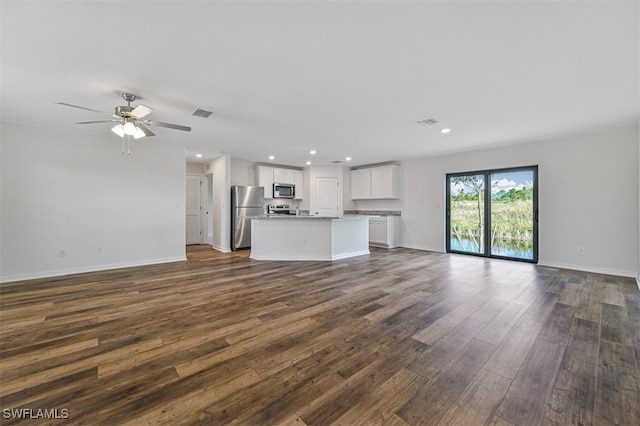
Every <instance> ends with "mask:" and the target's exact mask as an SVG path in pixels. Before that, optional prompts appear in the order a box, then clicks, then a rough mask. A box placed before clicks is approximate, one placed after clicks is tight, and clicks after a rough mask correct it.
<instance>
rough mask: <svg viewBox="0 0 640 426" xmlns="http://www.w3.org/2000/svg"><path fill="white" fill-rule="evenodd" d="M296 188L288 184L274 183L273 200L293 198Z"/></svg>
mask: <svg viewBox="0 0 640 426" xmlns="http://www.w3.org/2000/svg"><path fill="white" fill-rule="evenodd" d="M295 196H296V186H295V185H291V184H289V183H274V184H273V198H295Z"/></svg>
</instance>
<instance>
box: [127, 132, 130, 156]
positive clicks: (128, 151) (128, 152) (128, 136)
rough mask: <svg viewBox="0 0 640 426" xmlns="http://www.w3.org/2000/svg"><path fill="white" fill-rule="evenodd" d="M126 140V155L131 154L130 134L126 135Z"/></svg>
mask: <svg viewBox="0 0 640 426" xmlns="http://www.w3.org/2000/svg"><path fill="white" fill-rule="evenodd" d="M127 141H128V142H129V147H128V150H127V155H131V135H127Z"/></svg>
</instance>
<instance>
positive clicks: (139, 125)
mask: <svg viewBox="0 0 640 426" xmlns="http://www.w3.org/2000/svg"><path fill="white" fill-rule="evenodd" d="M138 128H139V129H140V130H142V131H143V132H144V135H145V136H155V135H156V134H155V133H153V132H152V131H151V130H149V129H147V128H146V127H144V126H143V125H142V124H140V123H138Z"/></svg>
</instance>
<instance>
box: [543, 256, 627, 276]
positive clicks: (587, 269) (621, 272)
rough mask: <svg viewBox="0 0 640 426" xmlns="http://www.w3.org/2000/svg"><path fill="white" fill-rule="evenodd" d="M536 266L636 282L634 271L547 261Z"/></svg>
mask: <svg viewBox="0 0 640 426" xmlns="http://www.w3.org/2000/svg"><path fill="white" fill-rule="evenodd" d="M538 265H540V266H547V267H550V268H559V269H571V270H573V271H583V272H593V273H596V274H604V275H615V276H617V277H628V278H636V280H637V275H636V272H635V271H624V270H620V269H609V268H597V267H591V266H583V265H573V264H569V263H558V262H548V261H539V262H538Z"/></svg>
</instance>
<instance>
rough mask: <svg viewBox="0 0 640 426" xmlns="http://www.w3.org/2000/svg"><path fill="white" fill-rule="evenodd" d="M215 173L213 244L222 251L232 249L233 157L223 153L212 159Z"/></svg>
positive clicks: (212, 167) (211, 164) (211, 168)
mask: <svg viewBox="0 0 640 426" xmlns="http://www.w3.org/2000/svg"><path fill="white" fill-rule="evenodd" d="M209 169H210V170H211V172H212V174H213V188H212V190H213V191H212V192H213V215H212V220H213V239H212V242H211V245H212V246H213V248H215V249H216V250H219V251H222V252H225V253H226V252H230V251H231V229H230V227H231V213H230V206H229V204H230V202H231V157H230V156H228V155H222V156H220V157H218V158H216V159H215V160H212V161H211V163H210V168H209Z"/></svg>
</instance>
